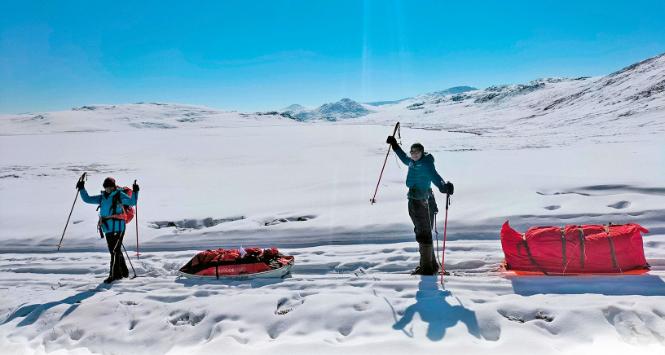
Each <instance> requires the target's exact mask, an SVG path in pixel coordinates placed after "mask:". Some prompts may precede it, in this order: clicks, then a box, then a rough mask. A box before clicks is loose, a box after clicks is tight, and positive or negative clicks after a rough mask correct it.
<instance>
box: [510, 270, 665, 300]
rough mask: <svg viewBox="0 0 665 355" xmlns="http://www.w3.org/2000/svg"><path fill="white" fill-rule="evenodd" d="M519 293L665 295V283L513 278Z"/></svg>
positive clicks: (645, 278)
mask: <svg viewBox="0 0 665 355" xmlns="http://www.w3.org/2000/svg"><path fill="white" fill-rule="evenodd" d="M510 281H511V282H512V284H513V290H514V291H515V293H516V294H518V295H522V296H533V295H537V294H584V293H595V294H600V295H608V296H629V295H639V296H665V282H663V279H661V278H660V277H658V276H655V275H616V276H593V275H589V276H512V277H510Z"/></svg>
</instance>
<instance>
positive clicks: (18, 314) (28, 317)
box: [2, 284, 110, 327]
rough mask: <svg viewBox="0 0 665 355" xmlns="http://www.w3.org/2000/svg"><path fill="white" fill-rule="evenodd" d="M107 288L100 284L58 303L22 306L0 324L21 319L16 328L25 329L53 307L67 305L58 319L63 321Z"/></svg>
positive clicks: (107, 286)
mask: <svg viewBox="0 0 665 355" xmlns="http://www.w3.org/2000/svg"><path fill="white" fill-rule="evenodd" d="M109 287H110V286H109V285H105V284H100V285H98V286H97V287H95V288H92V289H89V290H86V291H83V292H80V293H77V294H75V295H73V296H69V297H66V298H63V299H61V300H59V301H53V302H47V303H35V304H28V305H25V304H24V305H22V306H21V307H19V308H18V309H17V310H15V311H14V312H12V313H11V314H10V315H9V317H8V318H7V319H5V320H4V321H3V322H2V324H7V323H9V322H11V321H12V320H14V319H16V318H23V319H22V320H21V321H20V322H19V323H18V324H17V325H16V326H17V327H25V326H27V325H31V324H33V323H35V322H36V321H37V320H38V319H39V317H40V316H41V315H42V313H44V311H46V310H48V309H51V308H53V307H55V306H59V305H62V304H68V305H69V308H67V310H65V312H63V313H62V315H61V316H60V319H63V318H65V317H67V316H68V315H69V314H70V313H72V312H74V311H75V310H76V309H77V308H78V306H79V305H80V304H81V302H83V301H84V300H86V299H88V298H90V297H92V296H94V295H95V294H96V293H97V292H99V291H102V290H104V289H108V288H109Z"/></svg>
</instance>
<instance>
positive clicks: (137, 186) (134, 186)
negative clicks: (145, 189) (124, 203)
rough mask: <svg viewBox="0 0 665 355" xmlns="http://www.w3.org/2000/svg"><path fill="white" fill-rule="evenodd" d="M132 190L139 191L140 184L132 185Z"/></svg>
mask: <svg viewBox="0 0 665 355" xmlns="http://www.w3.org/2000/svg"><path fill="white" fill-rule="evenodd" d="M132 191H134V192H139V184H137V183H134V185H132Z"/></svg>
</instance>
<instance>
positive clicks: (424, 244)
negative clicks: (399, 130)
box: [386, 136, 453, 275]
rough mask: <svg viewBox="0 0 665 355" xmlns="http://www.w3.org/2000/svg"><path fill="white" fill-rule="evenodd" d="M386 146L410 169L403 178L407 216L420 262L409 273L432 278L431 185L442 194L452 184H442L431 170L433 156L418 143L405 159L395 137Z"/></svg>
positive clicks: (434, 210) (433, 209)
mask: <svg viewBox="0 0 665 355" xmlns="http://www.w3.org/2000/svg"><path fill="white" fill-rule="evenodd" d="M386 143H388V144H390V145H391V146H392V149H393V150H394V151H395V154H397V157H399V160H401V161H402V163H404V165H407V166H408V167H409V172H408V174H407V176H406V186H407V187H408V188H409V193H408V194H407V197H408V199H409V204H408V206H409V216H410V217H411V221H413V226H414V229H413V230H414V232H415V233H416V241H417V242H418V250H419V252H420V263H419V265H418V266H417V267H416V269H415V270H414V271H413V272H412V274H413V275H434V274H436V272H437V271H438V270H439V264H438V263H437V261H436V256H435V255H434V246H433V245H432V244H433V243H432V226H433V225H434V218H435V214H436V213H437V212H438V211H439V210H438V208H437V206H436V200H435V199H434V193H433V192H432V189H431V186H432V183H434V185H436V187H438V188H439V191H440V192H441V193H444V194H451V195H452V193H453V184H452V183H451V182H445V181H444V180H443V178H442V177H441V175H439V173H438V172H437V171H436V168H435V167H434V157H433V156H432V155H431V154H429V153H426V152H425V147H423V145H422V144H420V143H414V144H413V145H411V150H410V152H409V153H410V155H411V157H408V156H407V155H406V153H404V151H403V150H402V148H401V147H400V146H399V144H397V140H396V139H395V137H394V136H388V139H386Z"/></svg>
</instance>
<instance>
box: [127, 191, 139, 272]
mask: <svg viewBox="0 0 665 355" xmlns="http://www.w3.org/2000/svg"><path fill="white" fill-rule="evenodd" d="M134 185H136V180H134ZM134 218H135V221H134V223H135V224H136V258H137V259H139V258H140V257H139V255H140V254H139V200H138V199H136V216H135V217H134ZM128 258H129V256H128Z"/></svg>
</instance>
